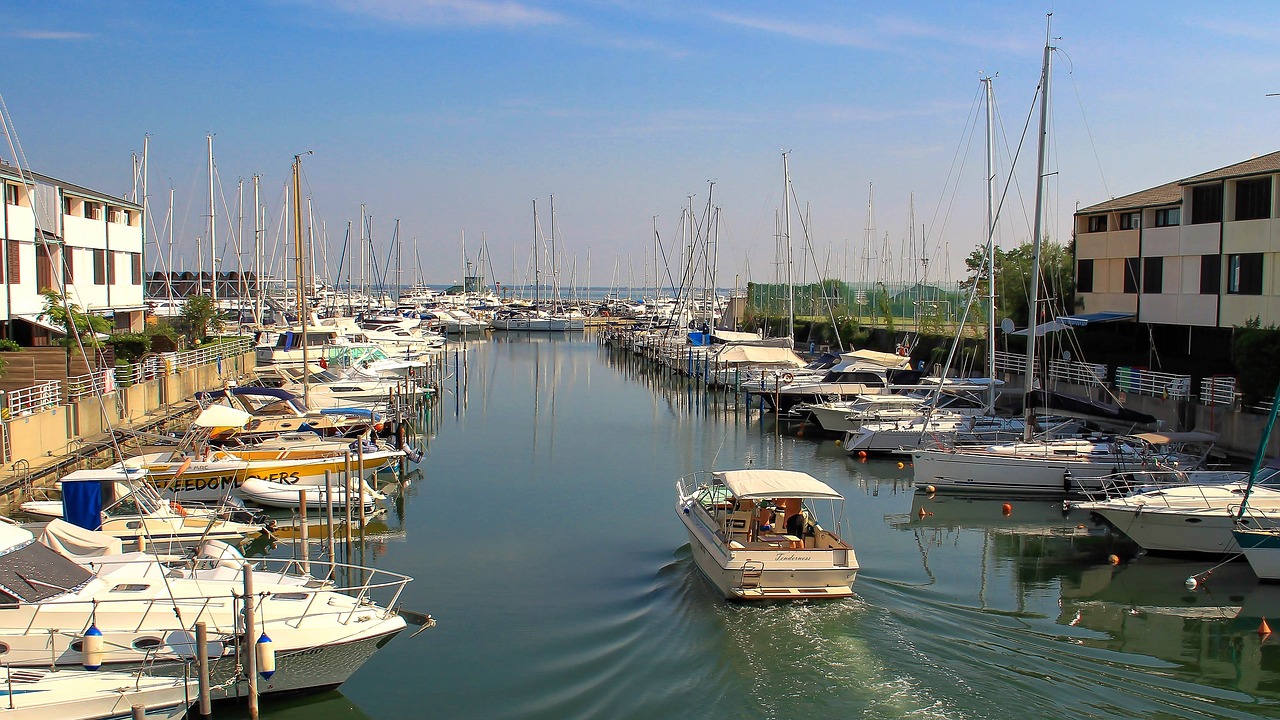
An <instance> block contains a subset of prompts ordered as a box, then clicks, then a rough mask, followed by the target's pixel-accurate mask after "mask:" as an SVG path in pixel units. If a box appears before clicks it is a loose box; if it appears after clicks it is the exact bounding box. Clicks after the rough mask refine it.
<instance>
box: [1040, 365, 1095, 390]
mask: <svg viewBox="0 0 1280 720" xmlns="http://www.w3.org/2000/svg"><path fill="white" fill-rule="evenodd" d="M1049 378H1050V379H1052V380H1061V381H1063V382H1069V383H1074V384H1076V385H1089V386H1093V385H1103V384H1105V383H1106V382H1107V366H1106V365H1103V364H1099V363H1083V362H1070V361H1067V360H1050V361H1049Z"/></svg>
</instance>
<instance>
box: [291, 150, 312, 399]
mask: <svg viewBox="0 0 1280 720" xmlns="http://www.w3.org/2000/svg"><path fill="white" fill-rule="evenodd" d="M293 254H294V259H293V262H294V274H295V277H296V285H297V291H298V319H299V320H301V321H302V406H303V407H310V406H311V382H310V376H311V366H310V359H309V358H308V357H307V306H306V302H305V301H306V298H305V296H304V294H303V291H302V287H303V284H302V278H303V270H302V156H301V155H294V156H293Z"/></svg>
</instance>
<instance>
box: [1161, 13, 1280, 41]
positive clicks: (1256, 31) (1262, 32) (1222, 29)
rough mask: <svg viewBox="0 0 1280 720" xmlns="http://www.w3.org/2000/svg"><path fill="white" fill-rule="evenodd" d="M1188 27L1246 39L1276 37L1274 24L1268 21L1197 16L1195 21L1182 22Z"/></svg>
mask: <svg viewBox="0 0 1280 720" xmlns="http://www.w3.org/2000/svg"><path fill="white" fill-rule="evenodd" d="M1183 24H1184V25H1186V26H1187V27H1188V28H1192V29H1196V30H1208V31H1209V32H1211V33H1213V34H1215V35H1222V36H1224V37H1231V38H1244V39H1246V40H1261V41H1265V42H1268V43H1269V42H1271V41H1272V40H1274V39H1275V37H1276V26H1275V25H1274V24H1269V23H1257V22H1235V21H1231V20H1215V19H1205V18H1197V19H1196V20H1195V22H1190V21H1187V22H1184V23H1183Z"/></svg>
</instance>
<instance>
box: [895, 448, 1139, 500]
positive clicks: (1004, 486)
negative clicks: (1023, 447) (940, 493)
mask: <svg viewBox="0 0 1280 720" xmlns="http://www.w3.org/2000/svg"><path fill="white" fill-rule="evenodd" d="M911 458H912V464H913V466H914V468H915V470H914V472H915V484H916V487H933V488H934V489H936V490H946V491H957V490H958V491H965V492H1013V493H1025V494H1032V495H1065V494H1069V493H1073V492H1078V491H1080V490H1097V489H1100V488H1101V487H1102V478H1103V477H1104V476H1107V475H1114V474H1115V473H1116V472H1118V468H1117V467H1116V464H1114V463H1095V462H1088V461H1083V460H1073V459H1067V458H1056V457H1052V456H1032V455H1000V454H996V453H963V452H952V451H948V450H914V451H912V453H911ZM1068 473H1070V474H1069V475H1068Z"/></svg>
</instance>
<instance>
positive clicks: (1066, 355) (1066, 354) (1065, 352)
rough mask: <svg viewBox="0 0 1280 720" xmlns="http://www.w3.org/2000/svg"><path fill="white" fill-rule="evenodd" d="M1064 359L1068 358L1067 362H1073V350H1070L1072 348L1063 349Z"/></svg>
mask: <svg viewBox="0 0 1280 720" xmlns="http://www.w3.org/2000/svg"><path fill="white" fill-rule="evenodd" d="M1062 359H1063V360H1066V361H1067V362H1071V351H1070V350H1063V351H1062Z"/></svg>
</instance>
